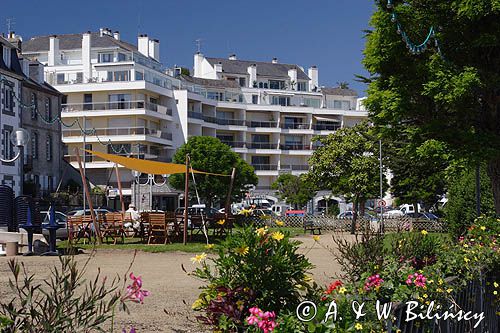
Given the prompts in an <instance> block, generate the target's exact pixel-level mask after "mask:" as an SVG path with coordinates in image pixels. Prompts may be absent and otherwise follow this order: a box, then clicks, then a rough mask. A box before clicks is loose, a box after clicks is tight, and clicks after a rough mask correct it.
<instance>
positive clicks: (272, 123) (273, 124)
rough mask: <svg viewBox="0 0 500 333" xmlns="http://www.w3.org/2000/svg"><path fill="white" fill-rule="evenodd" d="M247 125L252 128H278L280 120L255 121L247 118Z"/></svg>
mask: <svg viewBox="0 0 500 333" xmlns="http://www.w3.org/2000/svg"><path fill="white" fill-rule="evenodd" d="M246 125H247V126H248V127H252V128H257V127H266V128H277V127H278V122H277V121H253V120H247V121H246Z"/></svg>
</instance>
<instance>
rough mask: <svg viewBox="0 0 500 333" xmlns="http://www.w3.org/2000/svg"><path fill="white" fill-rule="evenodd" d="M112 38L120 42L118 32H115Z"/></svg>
mask: <svg viewBox="0 0 500 333" xmlns="http://www.w3.org/2000/svg"><path fill="white" fill-rule="evenodd" d="M113 38H114V39H116V40H120V32H119V31H115V32H114V33H113Z"/></svg>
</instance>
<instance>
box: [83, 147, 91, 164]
mask: <svg viewBox="0 0 500 333" xmlns="http://www.w3.org/2000/svg"><path fill="white" fill-rule="evenodd" d="M85 150H92V144H89V143H87V144H86V145H85ZM84 160H85V163H88V162H92V154H91V153H89V152H87V151H85V158H84Z"/></svg>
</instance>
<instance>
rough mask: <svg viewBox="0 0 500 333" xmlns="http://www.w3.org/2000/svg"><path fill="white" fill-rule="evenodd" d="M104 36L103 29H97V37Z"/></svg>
mask: <svg viewBox="0 0 500 333" xmlns="http://www.w3.org/2000/svg"><path fill="white" fill-rule="evenodd" d="M102 36H104V28H99V37H102Z"/></svg>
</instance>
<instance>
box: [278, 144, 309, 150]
mask: <svg viewBox="0 0 500 333" xmlns="http://www.w3.org/2000/svg"><path fill="white" fill-rule="evenodd" d="M280 149H281V150H310V149H311V146H310V145H304V144H301V143H285V144H283V145H280Z"/></svg>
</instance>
